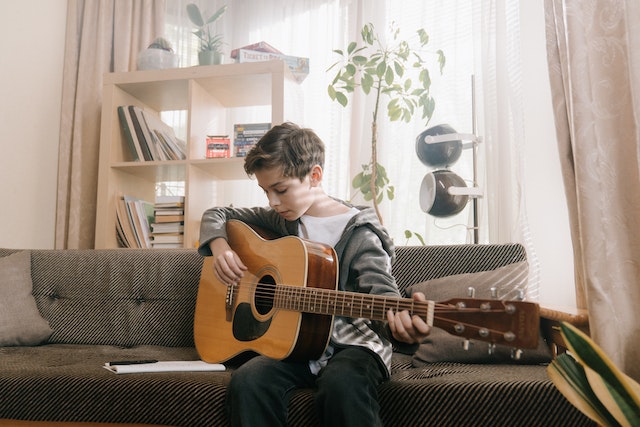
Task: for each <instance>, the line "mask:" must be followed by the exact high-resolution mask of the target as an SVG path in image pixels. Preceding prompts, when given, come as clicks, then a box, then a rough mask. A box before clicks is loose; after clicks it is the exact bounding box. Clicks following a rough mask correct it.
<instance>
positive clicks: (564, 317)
mask: <svg viewBox="0 0 640 427" xmlns="http://www.w3.org/2000/svg"><path fill="white" fill-rule="evenodd" d="M562 322H569V323H571V324H572V325H574V326H576V327H577V328H578V329H580V330H581V331H583V332H584V333H586V334H587V335H589V314H588V313H587V310H584V309H580V308H571V307H549V306H547V307H540V331H541V332H542V336H543V337H544V339H545V340H546V341H547V342H548V343H549V346H550V347H551V352H552V354H553V356H554V357H555V356H557V355H559V354H562V353H564V352H566V351H567V345H566V343H565V342H564V339H563V338H562V334H561V333H560V324H561V323H562Z"/></svg>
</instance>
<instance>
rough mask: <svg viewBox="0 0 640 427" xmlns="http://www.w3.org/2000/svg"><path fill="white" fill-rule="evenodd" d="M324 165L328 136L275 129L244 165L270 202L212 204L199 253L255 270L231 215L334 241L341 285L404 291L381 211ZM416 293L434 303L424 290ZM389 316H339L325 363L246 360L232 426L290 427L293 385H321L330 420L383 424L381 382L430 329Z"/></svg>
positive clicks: (235, 276)
mask: <svg viewBox="0 0 640 427" xmlns="http://www.w3.org/2000/svg"><path fill="white" fill-rule="evenodd" d="M323 164H324V144H323V143H322V141H321V140H320V138H319V137H318V136H317V135H316V134H315V133H314V132H313V131H312V130H310V129H303V128H300V127H298V126H297V125H295V124H292V123H283V124H282V125H279V126H274V127H273V128H272V129H271V130H270V131H269V132H267V133H266V134H265V135H264V137H262V138H261V139H260V141H259V142H258V143H257V144H256V146H255V147H254V148H253V149H251V151H250V152H249V153H248V154H247V157H246V159H245V164H244V168H245V171H246V172H247V174H248V175H249V176H251V175H254V176H255V177H256V179H257V181H258V185H259V186H260V187H261V188H262V189H263V190H264V192H265V195H266V196H267V199H268V201H269V207H268V208H266V207H265V208H212V209H209V210H207V211H206V212H205V213H204V215H203V218H202V225H201V229H200V247H199V252H200V253H201V254H202V255H205V256H209V255H212V256H213V257H214V258H215V261H214V270H215V274H216V276H217V277H218V279H219V280H220V281H221V282H223V283H227V284H231V283H234V282H237V281H239V280H240V279H241V278H242V276H243V271H244V270H246V267H245V265H244V264H243V263H242V260H241V259H239V257H238V255H237V253H235V252H234V251H233V250H232V249H231V248H230V247H229V244H228V243H227V241H226V239H225V237H226V231H225V224H226V221H227V220H229V219H239V220H241V221H244V222H245V223H247V224H251V225H255V226H258V227H261V228H263V229H266V230H269V231H272V232H274V233H276V234H277V235H282V236H284V235H297V236H300V237H302V238H305V239H308V240H312V241H316V242H322V243H325V244H328V245H331V246H333V247H334V248H335V251H336V253H337V256H338V260H339V269H338V270H339V277H338V289H339V290H342V291H355V292H363V293H371V294H377V295H389V296H392V297H399V296H400V294H399V291H398V288H397V285H396V283H395V280H394V278H393V277H392V276H391V261H392V258H393V256H394V252H393V243H392V241H391V238H390V237H389V235H388V234H387V232H386V230H385V229H383V228H382V226H381V224H380V222H379V221H378V218H377V216H376V214H375V212H374V210H373V209H372V208H363V207H360V208H356V207H353V206H351V205H348V204H346V203H344V202H342V201H339V200H337V199H334V198H332V197H330V196H328V195H327V194H326V193H325V192H324V190H323V189H322V187H321V183H322V175H323V169H322V168H323ZM414 298H416V299H419V300H424V295H421V294H416V295H415V296H414ZM387 319H388V323H387V325H388V329H387V328H385V325H383V324H380V323H381V322H375V321H371V320H368V319H347V318H343V317H338V316H336V317H335V320H334V325H333V330H332V336H331V341H330V344H329V346H328V347H327V349H326V351H325V353H324V354H323V355H322V357H321V358H320V359H319V360H312V361H308V362H294V361H288V360H281V361H279V360H272V359H269V358H267V357H264V356H257V357H254V358H252V359H251V360H249V361H248V362H246V363H245V364H243V365H242V366H240V367H239V368H238V369H237V370H236V371H235V372H234V373H233V375H232V377H231V382H230V384H229V388H228V394H227V406H228V410H229V417H230V420H231V424H232V425H234V426H240V425H242V426H277V425H282V426H284V425H286V424H287V406H288V401H289V397H290V395H291V393H292V392H293V390H294V389H296V388H304V387H314V388H316V395H315V403H316V408H317V411H318V415H319V417H320V420H321V422H322V424H323V425H325V426H349V427H353V426H360V425H362V426H367V427H371V426H379V425H382V422H381V420H380V416H379V406H378V403H377V386H378V385H379V384H380V383H381V382H383V381H384V380H386V379H387V378H388V377H389V372H390V365H391V353H392V344H391V341H390V340H391V339H394V340H395V341H396V344H399V345H401V344H402V343H406V344H415V343H418V342H420V341H421V340H423V339H424V338H425V337H426V336H427V335H428V333H429V331H430V329H429V326H428V325H427V324H426V323H425V322H424V321H423V320H422V319H420V318H419V317H417V316H414V317H413V318H412V317H411V316H410V315H409V313H408V312H406V311H403V312H400V313H393V312H392V311H391V310H389V312H388V313H387ZM388 332H391V335H392V337H389V333H388ZM406 344H405V345H406Z"/></svg>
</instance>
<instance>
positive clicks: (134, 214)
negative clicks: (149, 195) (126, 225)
mask: <svg viewBox="0 0 640 427" xmlns="http://www.w3.org/2000/svg"><path fill="white" fill-rule="evenodd" d="M123 198H124V202H125V205H126V207H127V212H128V215H129V222H130V223H131V225H132V227H133V231H134V234H135V237H136V242H137V247H139V248H142V249H149V248H151V227H150V225H149V224H150V223H151V222H153V216H154V208H153V204H152V203H150V202H147V201H145V200H142V199H137V198H135V197H131V196H127V195H124V196H123Z"/></svg>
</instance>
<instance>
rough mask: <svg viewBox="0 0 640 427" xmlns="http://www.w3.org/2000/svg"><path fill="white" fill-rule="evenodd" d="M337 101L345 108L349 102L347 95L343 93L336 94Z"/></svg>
mask: <svg viewBox="0 0 640 427" xmlns="http://www.w3.org/2000/svg"><path fill="white" fill-rule="evenodd" d="M336 99H337V100H338V103H339V104H340V105H342V106H343V107H346V106H347V103H348V102H349V100H348V99H347V97H346V96H345V94H344V93H342V92H336Z"/></svg>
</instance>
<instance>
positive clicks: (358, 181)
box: [351, 172, 364, 188]
mask: <svg viewBox="0 0 640 427" xmlns="http://www.w3.org/2000/svg"><path fill="white" fill-rule="evenodd" d="M363 183H364V176H363V173H362V172H360V173H359V174H357V175H356V176H354V177H353V180H352V181H351V186H352V187H353V188H358V187H361V186H362V184H363Z"/></svg>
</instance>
